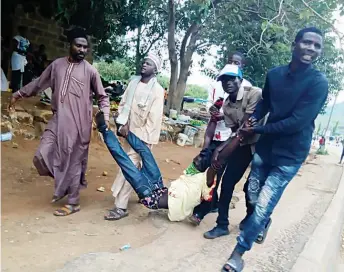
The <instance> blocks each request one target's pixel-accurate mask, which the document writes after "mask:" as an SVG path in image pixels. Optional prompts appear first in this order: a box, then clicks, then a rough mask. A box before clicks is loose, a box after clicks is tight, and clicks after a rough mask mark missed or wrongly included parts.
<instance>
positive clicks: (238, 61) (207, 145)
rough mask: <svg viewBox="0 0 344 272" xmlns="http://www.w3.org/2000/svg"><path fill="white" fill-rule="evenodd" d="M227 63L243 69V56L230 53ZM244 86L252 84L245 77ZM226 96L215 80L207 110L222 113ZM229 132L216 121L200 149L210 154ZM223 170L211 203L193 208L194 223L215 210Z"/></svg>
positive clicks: (223, 123)
mask: <svg viewBox="0 0 344 272" xmlns="http://www.w3.org/2000/svg"><path fill="white" fill-rule="evenodd" d="M228 64H232V65H237V66H238V67H239V68H240V69H243V67H244V65H245V57H244V55H243V54H242V53H240V52H234V53H231V54H230V55H229V58H228ZM244 87H252V84H251V83H250V82H249V81H247V80H246V79H243V80H242V83H241V88H242V89H243V88H244ZM227 97H228V94H227V93H226V92H225V91H224V90H223V88H222V83H221V82H220V81H217V82H216V84H215V85H214V87H213V88H212V90H211V91H209V96H208V110H209V112H210V113H211V114H212V112H214V111H215V112H217V109H219V111H220V113H221V114H223V110H222V102H223V101H225V100H226V99H227ZM214 107H217V109H215V108H214ZM213 110H214V111H213ZM209 124H210V123H209ZM208 126H209V125H208ZM208 129H209V127H208V128H207V131H213V129H209V130H208ZM231 133H232V131H231V129H230V128H228V127H227V126H226V124H225V121H224V120H220V121H217V124H216V128H215V134H214V136H213V137H212V135H213V134H212V133H209V134H208V133H207V132H206V134H205V139H204V145H203V148H202V150H203V151H205V150H207V151H208V152H207V153H208V154H209V156H212V153H213V151H214V150H215V149H216V148H217V147H219V146H220V145H221V144H222V143H223V142H225V141H227V140H228V139H229V137H230V135H231ZM210 135H211V136H210ZM224 170H225V169H224V168H223V169H221V170H219V172H218V174H217V181H216V187H215V190H214V194H213V199H212V203H211V205H209V203H202V204H200V205H198V206H197V207H196V208H195V209H194V213H193V216H192V217H191V218H190V219H191V221H192V222H193V223H194V224H196V225H198V224H199V223H200V222H201V220H202V219H203V218H204V216H206V215H207V214H208V213H209V212H217V202H218V194H217V188H218V186H219V184H220V181H221V179H222V175H223V172H224ZM205 206H207V207H205Z"/></svg>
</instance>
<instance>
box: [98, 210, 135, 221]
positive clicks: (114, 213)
mask: <svg viewBox="0 0 344 272" xmlns="http://www.w3.org/2000/svg"><path fill="white" fill-rule="evenodd" d="M128 215H129V213H128V212H127V211H124V210H122V209H120V208H114V209H112V210H109V213H108V214H107V215H104V219H105V220H107V221H116V220H120V219H122V218H124V217H127V216H128Z"/></svg>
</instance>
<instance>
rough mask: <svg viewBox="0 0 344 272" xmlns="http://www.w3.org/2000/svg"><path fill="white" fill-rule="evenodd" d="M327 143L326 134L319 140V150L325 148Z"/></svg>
mask: <svg viewBox="0 0 344 272" xmlns="http://www.w3.org/2000/svg"><path fill="white" fill-rule="evenodd" d="M325 144H326V139H325V137H324V136H321V138H320V140H319V150H320V151H323V150H325Z"/></svg>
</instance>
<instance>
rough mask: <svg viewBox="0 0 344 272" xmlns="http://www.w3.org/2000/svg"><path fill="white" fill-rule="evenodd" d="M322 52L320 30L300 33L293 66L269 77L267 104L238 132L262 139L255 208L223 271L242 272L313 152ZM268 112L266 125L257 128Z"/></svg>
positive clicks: (254, 174) (251, 186)
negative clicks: (247, 254)
mask: <svg viewBox="0 0 344 272" xmlns="http://www.w3.org/2000/svg"><path fill="white" fill-rule="evenodd" d="M322 49H323V35H322V32H321V31H320V30H319V29H317V28H315V27H310V28H305V29H302V30H300V31H299V32H298V33H297V35H296V37H295V40H294V42H293V44H292V60H291V62H290V63H289V64H288V65H284V66H279V67H276V68H273V69H271V70H270V71H269V72H268V73H267V76H266V81H265V86H264V89H263V100H262V101H261V102H260V103H259V104H258V105H257V107H256V110H255V111H254V113H253V115H252V116H251V117H250V118H249V122H250V126H247V127H245V128H242V129H241V130H239V135H241V136H243V137H248V136H252V135H255V134H258V135H259V134H260V135H261V137H260V139H259V141H258V143H257V145H256V153H255V154H254V158H253V160H252V165H251V173H250V175H249V177H248V181H247V182H248V190H247V197H248V200H249V202H250V203H251V205H253V207H254V209H253V213H252V214H250V215H249V216H248V217H247V218H246V220H245V223H244V224H243V225H242V230H241V232H240V234H239V236H238V238H237V244H236V246H235V248H234V250H233V252H232V254H231V255H230V257H229V259H228V261H227V263H226V264H225V265H224V266H223V268H222V271H224V272H226V271H231V272H233V271H235V272H240V271H243V268H244V261H243V258H242V257H243V255H244V253H245V252H247V251H249V250H250V249H251V248H252V245H253V243H254V242H255V241H256V239H257V237H258V235H259V233H260V232H261V231H262V230H263V229H264V228H266V225H267V224H269V222H271V219H270V217H271V214H272V212H273V210H274V208H275V207H276V205H277V204H278V202H279V200H280V199H281V197H282V194H283V192H284V190H285V188H286V187H287V185H288V184H289V182H290V181H291V180H292V179H293V178H294V176H295V175H296V173H297V172H298V170H299V169H300V167H301V165H302V163H303V162H304V161H305V159H306V158H307V156H308V154H309V150H310V147H311V142H312V134H313V131H314V127H315V126H314V120H315V119H316V117H317V115H318V114H319V112H320V110H321V109H322V107H323V106H324V104H325V102H326V99H327V95H328V81H327V78H326V76H325V75H324V74H323V73H321V72H320V71H318V70H316V69H315V68H314V67H313V66H312V63H313V62H314V61H315V60H316V59H317V58H318V57H319V56H320V55H321V52H322ZM285 101H288V103H285ZM268 112H270V115H269V118H268V120H267V122H266V124H265V125H260V124H257V123H256V122H257V121H258V120H261V119H262V118H263V116H265V115H266V114H267V113H268ZM291 143H293V144H291Z"/></svg>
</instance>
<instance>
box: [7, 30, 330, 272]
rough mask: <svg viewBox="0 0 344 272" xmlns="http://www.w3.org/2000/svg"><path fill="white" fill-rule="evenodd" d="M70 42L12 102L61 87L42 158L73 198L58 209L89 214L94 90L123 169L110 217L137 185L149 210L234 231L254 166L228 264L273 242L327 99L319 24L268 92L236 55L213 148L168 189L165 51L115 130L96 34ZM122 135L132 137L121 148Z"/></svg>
mask: <svg viewBox="0 0 344 272" xmlns="http://www.w3.org/2000/svg"><path fill="white" fill-rule="evenodd" d="M68 38H69V41H70V52H69V56H67V57H63V58H59V59H57V60H55V61H53V62H52V63H51V64H50V65H49V66H48V67H47V68H46V69H45V70H44V71H42V74H41V75H40V77H39V78H37V79H36V80H34V81H32V82H31V83H29V84H27V85H26V86H24V87H23V88H20V89H19V88H17V89H16V90H15V92H14V94H13V95H12V98H11V101H10V103H9V110H10V111H13V110H14V109H15V103H16V101H17V100H19V99H21V98H25V97H30V96H33V95H36V94H37V93H38V92H39V91H41V90H44V89H46V88H48V87H50V88H51V89H52V97H51V107H52V111H53V117H52V119H51V120H50V122H49V124H48V126H47V128H46V130H45V131H44V133H43V135H42V139H41V143H40V145H39V147H38V150H37V152H36V154H35V156H34V159H33V162H34V165H35V166H36V168H37V170H38V172H39V174H40V175H46V176H51V177H52V178H54V180H55V190H54V194H53V197H52V202H57V201H59V200H60V199H62V198H64V197H68V204H67V205H65V206H63V207H61V208H59V209H57V210H56V211H55V212H54V215H56V216H67V215H70V214H73V213H75V212H78V211H80V201H79V194H80V189H81V188H83V187H86V185H87V182H86V180H85V173H86V167H87V159H88V149H89V143H90V138H91V127H92V118H93V116H92V93H95V94H96V97H97V99H98V102H99V103H98V104H99V110H100V111H99V112H98V114H97V115H96V123H97V128H98V130H99V131H100V132H101V133H102V134H103V138H104V142H105V144H106V146H107V147H108V149H109V152H110V153H111V155H112V156H113V158H114V160H115V161H116V162H117V164H118V165H119V167H120V169H121V171H120V172H119V173H118V175H117V177H116V179H115V181H114V184H113V186H112V192H113V196H114V198H115V201H114V206H113V207H112V208H111V209H110V210H109V211H108V213H107V214H106V215H105V220H120V219H122V218H124V217H126V216H128V214H129V211H128V199H129V196H130V194H131V192H132V191H133V190H134V191H135V193H136V194H137V196H138V198H139V199H140V203H141V204H143V205H144V206H146V207H147V208H149V209H168V216H169V219H170V220H171V221H181V220H183V219H186V218H189V220H190V222H192V223H193V224H195V225H199V224H200V223H201V222H202V220H203V218H204V217H205V216H206V215H207V214H208V213H210V212H218V218H217V221H216V223H217V224H216V226H215V227H214V228H213V229H212V230H210V231H208V232H206V233H205V234H204V237H205V238H206V239H215V238H218V237H220V236H224V235H229V230H228V226H229V220H228V213H229V204H230V201H231V198H232V195H233V190H234V186H235V185H236V184H237V183H238V181H239V180H240V179H241V178H242V176H243V174H244V172H245V171H246V169H247V168H248V166H249V165H250V164H251V172H250V175H249V177H248V179H247V181H246V184H245V186H244V192H245V195H246V208H247V209H246V215H243V220H242V222H241V223H240V230H241V232H240V234H239V236H238V238H237V244H236V246H235V248H234V250H233V252H232V253H231V255H230V257H229V259H228V261H227V262H226V263H225V264H224V266H223V267H222V271H237V272H239V271H242V270H243V268H244V261H243V255H244V253H245V252H247V251H249V250H250V249H251V248H252V246H253V243H254V242H256V243H262V242H264V239H265V237H266V235H267V232H268V229H269V227H270V225H271V223H272V220H271V215H272V213H273V210H274V208H275V207H276V205H277V204H278V202H279V200H280V198H281V197H282V194H283V192H284V190H285V188H286V187H287V186H288V184H289V183H290V181H291V180H292V179H293V177H294V176H295V175H296V173H297V171H298V170H299V168H300V167H301V165H302V163H303V162H304V160H305V159H306V157H307V155H308V153H309V150H310V146H311V142H312V133H313V131H314V120H315V118H316V117H317V115H318V113H319V111H320V110H321V108H322V107H323V105H324V103H325V101H326V98H327V95H328V82H327V79H326V76H325V75H324V74H323V73H321V72H319V71H318V70H316V69H315V68H314V67H313V66H312V63H313V62H314V61H315V60H316V59H317V58H318V57H319V56H320V54H321V52H322V49H323V34H322V33H321V31H320V30H319V29H317V28H315V27H310V28H305V29H302V30H300V31H299V32H298V34H297V35H296V37H295V40H294V42H293V43H292V55H291V61H290V63H289V64H286V65H283V66H279V67H275V68H272V69H271V70H269V71H268V72H267V76H266V81H265V86H264V87H263V88H262V89H261V88H259V87H257V86H252V84H251V83H250V82H248V81H247V80H245V79H244V73H243V69H244V64H245V59H244V56H243V55H242V54H241V53H238V52H236V53H233V54H231V56H230V58H229V60H228V63H227V64H226V65H225V66H224V67H223V69H222V70H221V72H220V73H219V75H218V77H217V80H218V82H219V86H218V87H217V89H216V95H215V94H214V96H213V104H212V106H211V107H210V109H209V112H210V115H211V118H210V121H209V123H208V127H207V130H206V135H205V141H204V146H203V148H202V150H201V151H200V153H199V154H198V155H197V156H196V157H195V158H194V160H193V161H192V162H191V163H190V165H189V166H188V167H187V168H186V169H185V171H184V173H183V174H182V175H181V176H180V178H179V179H177V180H175V181H174V182H172V184H171V186H170V187H169V188H166V187H165V186H164V183H163V180H162V175H161V172H160V170H159V168H158V165H157V163H156V161H155V159H154V156H153V154H152V148H153V145H155V144H157V143H158V141H159V135H160V128H161V123H162V116H163V107H164V103H165V92H164V89H163V88H162V87H161V86H160V84H159V83H158V82H157V78H156V76H157V74H158V73H159V71H160V69H161V60H160V59H159V57H158V56H156V55H154V54H148V56H147V57H146V58H145V59H144V62H143V64H142V69H141V73H140V75H138V76H135V77H132V79H131V81H130V82H129V84H128V86H127V88H126V91H125V93H124V95H123V98H122V100H121V102H120V105H119V109H118V111H119V115H118V117H117V118H116V120H115V122H116V131H115V132H113V131H112V130H111V129H110V127H109V118H110V116H109V112H110V109H109V97H108V94H107V93H106V92H105V90H104V87H103V85H102V81H101V78H100V76H99V74H98V72H97V71H96V69H95V68H94V67H93V66H91V65H90V64H89V63H88V62H87V61H85V60H84V58H85V55H86V53H87V50H88V41H87V37H86V35H85V33H84V31H83V30H81V29H78V28H75V29H74V30H73V31H71V33H70V34H69V37H68ZM18 54H19V52H18ZM21 56H22V55H21V54H19V58H21ZM19 58H18V59H19ZM18 67H19V66H18ZM21 68H22V67H20V72H21V71H22V69H21ZM18 70H19V69H18ZM286 101H288V103H286ZM118 137H123V138H125V141H124V144H123V145H122V146H121V144H120V143H119V140H118ZM290 142H293V145H290ZM219 186H221V193H220V195H219V196H218V195H217V188H218V187H219Z"/></svg>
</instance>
